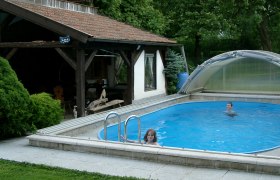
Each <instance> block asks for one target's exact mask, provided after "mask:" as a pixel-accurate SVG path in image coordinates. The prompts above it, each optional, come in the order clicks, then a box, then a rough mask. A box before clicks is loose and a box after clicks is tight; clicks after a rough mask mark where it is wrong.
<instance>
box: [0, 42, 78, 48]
mask: <svg viewBox="0 0 280 180" xmlns="http://www.w3.org/2000/svg"><path fill="white" fill-rule="evenodd" d="M59 47H60V48H62V47H63V48H65V47H73V46H72V45H68V44H61V43H60V42H58V41H51V42H50V41H32V42H1V43H0V48H59Z"/></svg>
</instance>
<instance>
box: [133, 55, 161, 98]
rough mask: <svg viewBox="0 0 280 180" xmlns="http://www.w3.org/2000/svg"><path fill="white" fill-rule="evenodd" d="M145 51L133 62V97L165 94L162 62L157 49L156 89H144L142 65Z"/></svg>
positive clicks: (143, 66)
mask: <svg viewBox="0 0 280 180" xmlns="http://www.w3.org/2000/svg"><path fill="white" fill-rule="evenodd" d="M144 58H145V51H143V52H142V53H141V55H140V56H139V59H138V60H137V62H136V63H135V66H134V99H133V100H139V99H143V98H147V97H151V96H156V95H161V94H166V89H165V77H164V74H163V69H164V66H163V62H162V59H161V56H160V54H159V51H157V52H156V60H157V62H156V63H157V70H156V71H157V85H156V87H157V89H155V90H150V91H145V84H144V83H145V74H144V73H145V69H144V68H145V65H144Z"/></svg>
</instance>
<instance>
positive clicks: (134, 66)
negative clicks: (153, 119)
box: [0, 0, 178, 116]
mask: <svg viewBox="0 0 280 180" xmlns="http://www.w3.org/2000/svg"><path fill="white" fill-rule="evenodd" d="M0 22H1V26H0V55H1V56H3V57H5V58H6V59H8V60H9V62H10V64H11V66H12V68H13V69H14V70H15V71H16V73H17V75H18V78H19V80H20V81H21V82H22V83H23V84H24V86H25V87H26V88H27V89H28V91H29V92H30V93H31V94H33V93H39V92H42V91H44V92H49V93H51V94H53V92H54V88H55V87H58V86H60V90H59V91H58V92H60V93H63V101H65V102H73V101H74V104H75V105H77V111H78V116H85V111H84V110H85V107H86V102H87V101H92V100H93V99H96V98H98V96H99V94H100V92H101V91H102V88H105V89H106V91H107V94H108V98H109V100H110V99H115V98H119V99H120V98H121V99H123V100H124V101H125V104H130V103H132V101H133V100H138V99H142V98H147V97H151V96H155V95H160V94H165V93H166V87H165V86H166V84H165V77H164V74H163V69H164V61H165V54H166V50H167V48H169V47H172V46H178V44H177V43H176V41H174V40H170V39H167V38H164V37H161V36H159V35H155V34H153V33H150V32H147V31H144V30H140V29H137V28H134V27H132V26H130V25H127V24H125V23H122V22H118V21H115V20H112V19H110V18H108V17H105V16H101V15H98V14H97V11H96V9H95V8H93V7H86V6H83V5H79V4H75V3H72V2H67V1H58V0H2V1H0ZM60 97H62V95H61V94H60ZM71 105H72V104H71Z"/></svg>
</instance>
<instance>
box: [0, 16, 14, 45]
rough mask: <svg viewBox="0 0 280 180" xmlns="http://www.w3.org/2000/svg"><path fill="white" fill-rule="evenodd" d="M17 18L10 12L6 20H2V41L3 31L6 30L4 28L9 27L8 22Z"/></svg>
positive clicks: (0, 34)
mask: <svg viewBox="0 0 280 180" xmlns="http://www.w3.org/2000/svg"><path fill="white" fill-rule="evenodd" d="M14 18H15V16H13V15H11V14H8V16H6V18H4V20H2V22H1V24H0V42H2V32H3V31H4V29H7V27H8V24H9V23H10V22H12V20H13V19H14Z"/></svg>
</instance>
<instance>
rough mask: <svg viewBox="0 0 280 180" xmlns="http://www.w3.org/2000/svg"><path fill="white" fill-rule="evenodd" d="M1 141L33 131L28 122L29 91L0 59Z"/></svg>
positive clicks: (6, 62)
mask: <svg viewBox="0 0 280 180" xmlns="http://www.w3.org/2000/svg"><path fill="white" fill-rule="evenodd" d="M0 104H1V106H0V139H1V138H5V137H9V136H19V135H23V134H25V133H26V132H27V131H30V130H32V126H31V125H30V124H29V122H28V120H29V119H30V117H31V116H32V114H31V112H29V107H30V104H31V102H30V99H29V93H28V91H27V90H26V89H25V88H24V87H23V85H22V83H21V82H19V81H18V79H17V76H16V73H15V72H14V71H13V70H12V68H11V66H10V65H9V63H8V61H7V60H5V59H3V58H2V57H0Z"/></svg>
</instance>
